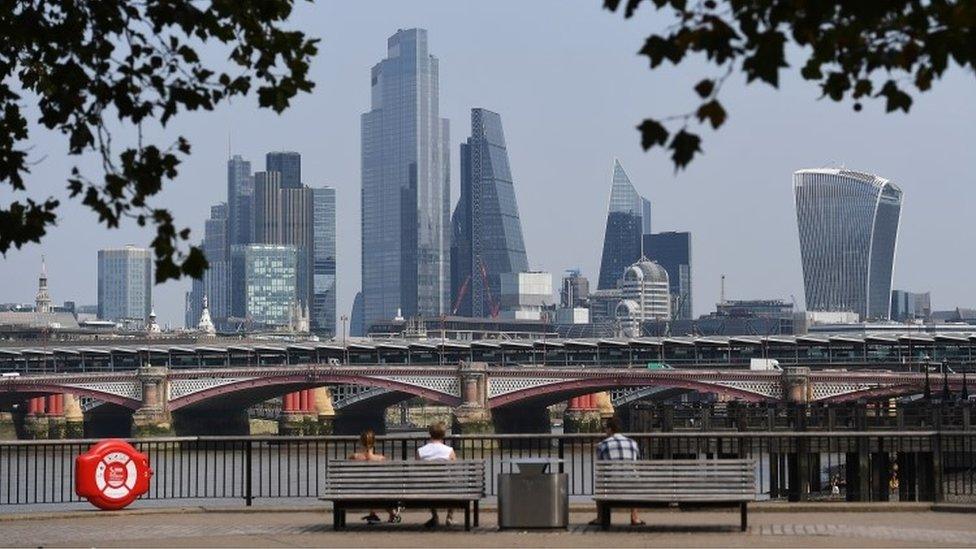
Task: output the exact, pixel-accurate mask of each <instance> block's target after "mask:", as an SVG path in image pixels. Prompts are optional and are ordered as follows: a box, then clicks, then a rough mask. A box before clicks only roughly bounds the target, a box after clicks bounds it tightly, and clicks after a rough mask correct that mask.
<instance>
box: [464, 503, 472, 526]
mask: <svg viewBox="0 0 976 549" xmlns="http://www.w3.org/2000/svg"><path fill="white" fill-rule="evenodd" d="M464 531H465V532H470V531H471V502H470V501H466V502H464Z"/></svg>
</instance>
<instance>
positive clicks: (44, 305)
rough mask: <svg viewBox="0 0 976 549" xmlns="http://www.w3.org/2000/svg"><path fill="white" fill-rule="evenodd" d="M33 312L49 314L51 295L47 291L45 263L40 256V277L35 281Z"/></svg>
mask: <svg viewBox="0 0 976 549" xmlns="http://www.w3.org/2000/svg"><path fill="white" fill-rule="evenodd" d="M34 310H35V311H36V312H38V313H50V312H51V294H49V293H48V291H47V263H46V262H45V261H44V256H43V255H42V256H41V276H39V277H38V279H37V296H36V297H35V298H34Z"/></svg>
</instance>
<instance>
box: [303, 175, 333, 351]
mask: <svg viewBox="0 0 976 549" xmlns="http://www.w3.org/2000/svg"><path fill="white" fill-rule="evenodd" d="M308 192H309V193H310V195H311V202H312V218H311V230H312V236H311V252H312V253H311V271H312V272H311V276H310V288H309V292H310V303H309V306H308V308H309V316H310V318H309V323H310V324H311V329H312V331H313V332H315V333H317V334H322V335H325V336H326V337H332V336H334V335H335V333H336V191H335V189H333V188H332V187H321V188H312V189H309V190H308Z"/></svg>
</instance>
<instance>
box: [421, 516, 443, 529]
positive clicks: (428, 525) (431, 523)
mask: <svg viewBox="0 0 976 549" xmlns="http://www.w3.org/2000/svg"><path fill="white" fill-rule="evenodd" d="M439 522H440V521H438V520H437V517H431V518H430V520H428V521H427V522H425V523H424V528H437V524H438V523H439Z"/></svg>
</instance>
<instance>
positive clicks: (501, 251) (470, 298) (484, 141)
mask: <svg viewBox="0 0 976 549" xmlns="http://www.w3.org/2000/svg"><path fill="white" fill-rule="evenodd" d="M451 224H452V225H453V234H452V237H451V303H452V310H451V314H458V315H461V316H478V317H485V316H492V315H493V313H496V312H497V303H498V301H497V300H498V299H499V296H500V292H501V275H503V274H506V273H521V272H524V271H528V270H529V260H528V259H527V258H526V255H525V243H524V242H523V240H522V222H521V220H520V219H519V214H518V205H517V204H516V202H515V185H514V183H513V182H512V174H511V171H510V169H509V165H508V150H507V149H506V148H505V134H504V133H503V132H502V119H501V117H500V116H499V115H498V114H497V113H494V112H491V111H489V110H485V109H471V137H469V138H468V140H467V143H461V198H460V200H458V204H457V207H456V208H455V209H454V216H453V217H452V219H451ZM486 283H487V285H486ZM455 309H456V310H455Z"/></svg>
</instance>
